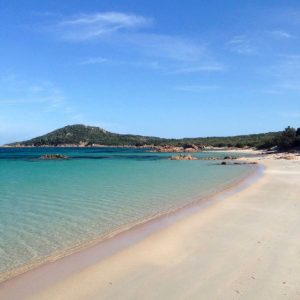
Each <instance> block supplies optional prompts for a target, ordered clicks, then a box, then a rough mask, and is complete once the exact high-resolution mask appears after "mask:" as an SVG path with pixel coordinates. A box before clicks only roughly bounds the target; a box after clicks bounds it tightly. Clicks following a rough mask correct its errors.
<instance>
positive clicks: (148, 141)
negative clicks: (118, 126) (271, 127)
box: [10, 125, 281, 147]
mask: <svg viewBox="0 0 300 300" xmlns="http://www.w3.org/2000/svg"><path fill="white" fill-rule="evenodd" d="M280 134H281V132H269V133H262V134H251V135H239V136H228V137H204V138H183V139H165V138H159V137H152V136H141V135H131V134H117V133H112V132H109V131H106V130H104V129H102V128H99V127H93V126H85V125H69V126H65V127H63V128H60V129H57V130H54V131H52V132H50V133H47V134H45V135H42V136H39V137H36V138H33V139H31V140H27V141H23V142H18V143H13V144H10V146H16V145H20V146H47V145H49V146H62V145H75V146H79V145H82V146H91V145H106V146H125V145H128V146H142V145H155V146H157V145H166V144H168V145H179V146H184V145H186V144H195V145H198V146H199V145H202V146H203V145H204V146H217V147H245V146H250V147H261V146H263V145H265V146H268V144H270V143H271V141H272V140H274V138H276V137H278V136H280ZM270 145H271V144H270Z"/></svg>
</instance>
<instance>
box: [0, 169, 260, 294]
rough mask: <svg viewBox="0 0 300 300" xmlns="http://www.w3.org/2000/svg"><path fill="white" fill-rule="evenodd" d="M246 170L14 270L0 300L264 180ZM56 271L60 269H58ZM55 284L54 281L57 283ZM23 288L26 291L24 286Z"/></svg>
mask: <svg viewBox="0 0 300 300" xmlns="http://www.w3.org/2000/svg"><path fill="white" fill-rule="evenodd" d="M229 167H230V166H229ZM249 168H250V170H249V171H248V172H247V174H245V175H244V176H242V177H241V178H239V179H237V180H234V181H233V182H231V183H230V184H227V185H226V186H224V187H221V188H219V190H217V191H216V192H214V193H213V194H210V195H208V196H206V197H203V198H200V199H198V200H196V201H193V202H191V203H188V204H185V205H183V206H181V207H177V208H174V209H173V210H170V211H167V212H166V211H164V212H161V213H159V214H156V215H153V216H150V217H149V218H147V219H145V220H143V221H141V222H139V223H134V224H128V225H127V226H125V227H122V228H121V229H118V230H116V231H114V232H112V233H110V234H107V235H105V236H102V237H100V238H97V239H93V240H92V241H89V242H87V243H85V244H80V245H76V246H75V247H73V248H71V249H68V250H66V251H65V252H64V253H60V254H57V255H53V256H51V257H47V258H45V259H43V260H42V261H37V262H35V263H33V264H31V265H28V266H23V267H20V268H16V269H14V270H12V271H9V272H6V273H4V274H3V275H6V276H3V275H2V278H1V277H0V278H1V280H2V281H0V297H1V294H2V292H3V290H4V294H5V293H6V291H12V290H14V289H15V284H17V285H19V284H20V285H21V286H22V285H23V284H22V282H27V280H29V281H31V279H30V278H31V277H32V276H33V277H34V278H35V280H36V279H37V278H36V274H39V273H40V272H41V273H44V272H48V271H49V269H50V270H52V272H54V273H55V272H56V271H55V270H54V269H55V268H56V266H57V265H59V264H62V265H64V264H67V265H68V264H73V263H75V264H76V263H77V262H76V259H77V257H78V256H79V257H80V259H81V260H83V261H84V262H85V263H83V264H82V263H78V266H77V267H78V269H79V270H80V269H81V268H83V267H86V264H87V265H90V264H93V263H95V262H98V261H99V260H103V259H105V258H106V257H109V256H111V255H113V254H114V253H116V252H118V251H120V250H122V249H123V248H126V247H130V246H131V245H132V244H134V243H136V242H138V241H140V240H143V239H144V238H146V237H147V236H149V235H151V234H153V233H155V232H156V231H159V230H162V229H164V228H166V227H168V226H169V225H171V224H174V223H175V222H176V221H178V220H181V219H184V218H186V217H188V216H190V215H192V214H195V213H197V212H199V211H201V210H202V209H204V208H206V207H208V206H210V205H213V204H215V203H217V202H219V201H222V200H223V199H225V198H227V197H228V196H230V195H232V194H235V193H238V192H239V191H241V190H243V189H244V188H247V187H248V186H250V185H251V184H252V183H253V182H256V181H257V180H258V179H259V178H260V177H262V176H263V169H264V167H263V166H262V165H256V166H251V167H249ZM91 252H98V254H97V255H96V253H94V254H92V255H91ZM99 253H100V254H99ZM89 255H91V256H92V257H95V256H97V260H96V261H92V262H87V261H88V260H89V258H88V256H89ZM72 260H73V263H70V262H69V261H72ZM74 260H75V261H74ZM69 267H70V266H69ZM58 268H60V267H59V266H58ZM75 269H76V268H75ZM78 269H77V270H74V269H73V267H72V268H70V269H69V271H70V272H68V271H66V272H65V273H67V274H65V275H66V276H69V275H70V274H72V273H74V272H76V271H78ZM47 270H48V271H47ZM69 273H70V274H69ZM27 277H29V278H27ZM55 281H57V279H56V280H55ZM23 288H25V287H24V286H23ZM21 290H22V287H21Z"/></svg>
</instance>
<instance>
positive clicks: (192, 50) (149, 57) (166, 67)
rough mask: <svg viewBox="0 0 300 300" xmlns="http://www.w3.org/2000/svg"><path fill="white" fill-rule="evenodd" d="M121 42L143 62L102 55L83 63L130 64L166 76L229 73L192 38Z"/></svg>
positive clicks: (122, 39) (134, 36) (138, 36)
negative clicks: (159, 72)
mask: <svg viewBox="0 0 300 300" xmlns="http://www.w3.org/2000/svg"><path fill="white" fill-rule="evenodd" d="M118 43H122V44H125V45H126V46H127V47H128V48H129V49H131V51H132V52H133V53H135V56H136V57H139V59H137V58H136V59H135V60H116V59H111V58H106V57H102V56H99V57H90V58H87V59H83V60H82V61H81V62H80V64H81V65H93V64H109V65H114V66H120V65H126V66H129V67H139V68H140V67H142V68H149V69H153V70H160V71H163V72H165V73H166V74H185V73H200V72H222V71H225V70H226V66H225V65H224V64H222V63H219V62H217V61H215V59H214V58H213V57H212V55H211V54H210V51H209V49H208V47H207V46H206V45H203V44H200V43H197V42H195V41H192V40H190V39H186V38H182V37H177V36H168V35H158V34H128V35H126V36H124V35H122V36H120V37H119V38H118Z"/></svg>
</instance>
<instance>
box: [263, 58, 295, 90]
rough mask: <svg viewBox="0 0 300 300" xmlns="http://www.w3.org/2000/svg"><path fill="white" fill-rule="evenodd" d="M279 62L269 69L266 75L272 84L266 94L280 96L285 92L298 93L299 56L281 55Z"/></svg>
mask: <svg viewBox="0 0 300 300" xmlns="http://www.w3.org/2000/svg"><path fill="white" fill-rule="evenodd" d="M279 57H280V61H279V62H277V63H276V64H275V65H273V66H272V67H270V68H269V69H268V71H267V75H269V76H271V78H272V81H273V82H274V83H273V84H272V85H271V86H270V87H269V88H268V89H267V92H268V93H272V94H282V93H287V92H296V93H299V92H300V77H299V74H300V55H281V56H279Z"/></svg>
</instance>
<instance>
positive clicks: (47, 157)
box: [40, 154, 68, 159]
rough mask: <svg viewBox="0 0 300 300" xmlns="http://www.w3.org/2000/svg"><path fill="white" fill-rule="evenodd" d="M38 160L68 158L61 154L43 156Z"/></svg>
mask: <svg viewBox="0 0 300 300" xmlns="http://www.w3.org/2000/svg"><path fill="white" fill-rule="evenodd" d="M40 158H41V159H68V156H66V155H63V154H45V155H43V156H41V157H40Z"/></svg>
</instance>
